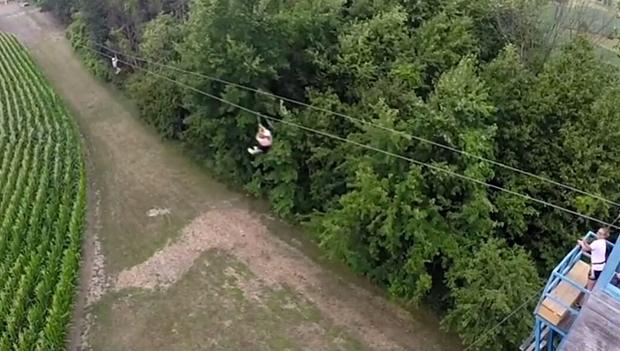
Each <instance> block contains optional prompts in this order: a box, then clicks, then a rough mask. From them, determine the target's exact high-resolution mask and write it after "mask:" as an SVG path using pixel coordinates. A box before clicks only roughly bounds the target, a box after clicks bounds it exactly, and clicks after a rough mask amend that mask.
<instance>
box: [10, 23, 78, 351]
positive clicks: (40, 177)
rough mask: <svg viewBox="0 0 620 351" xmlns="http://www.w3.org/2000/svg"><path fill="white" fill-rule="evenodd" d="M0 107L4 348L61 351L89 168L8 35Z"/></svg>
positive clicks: (65, 119)
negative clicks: (86, 168)
mask: <svg viewBox="0 0 620 351" xmlns="http://www.w3.org/2000/svg"><path fill="white" fill-rule="evenodd" d="M0 106H1V109H0V187H1V188H2V189H1V191H0V321H1V323H0V350H60V349H63V348H64V346H65V340H66V335H67V329H68V323H69V320H70V318H71V313H70V312H71V306H72V302H73V296H74V290H75V282H76V278H77V274H78V268H79V262H80V260H79V256H80V244H81V233H82V228H83V222H84V210H85V193H86V182H85V172H84V163H83V159H82V152H81V147H80V141H79V138H78V136H77V133H76V128H75V127H74V125H73V122H72V120H71V119H70V117H69V116H68V114H67V113H66V111H65V109H64V107H63V106H62V103H61V102H60V100H59V99H58V97H57V96H56V95H55V93H54V92H53V91H52V89H51V88H50V86H49V84H48V83H47V81H46V80H45V79H44V78H43V77H42V75H41V74H40V73H39V71H38V70H37V68H36V67H35V65H34V64H33V61H32V60H31V59H30V57H29V55H28V54H27V53H26V51H25V49H24V47H23V46H21V45H20V43H18V41H17V40H16V39H15V37H13V36H11V35H8V34H3V33H0Z"/></svg>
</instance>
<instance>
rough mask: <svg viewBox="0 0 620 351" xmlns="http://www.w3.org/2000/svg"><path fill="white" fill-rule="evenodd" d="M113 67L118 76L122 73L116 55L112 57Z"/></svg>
mask: <svg viewBox="0 0 620 351" xmlns="http://www.w3.org/2000/svg"><path fill="white" fill-rule="evenodd" d="M112 67H114V70H115V71H116V74H119V73H121V69H120V68H119V67H118V58H117V57H116V55H114V57H112Z"/></svg>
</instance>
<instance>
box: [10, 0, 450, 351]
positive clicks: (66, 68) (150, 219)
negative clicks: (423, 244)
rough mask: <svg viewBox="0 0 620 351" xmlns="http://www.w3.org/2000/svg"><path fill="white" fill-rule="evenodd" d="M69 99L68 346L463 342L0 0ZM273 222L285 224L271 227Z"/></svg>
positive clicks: (52, 33) (406, 346) (27, 14)
mask: <svg viewBox="0 0 620 351" xmlns="http://www.w3.org/2000/svg"><path fill="white" fill-rule="evenodd" d="M0 30H5V31H11V32H14V33H16V34H17V35H18V36H19V37H20V38H21V39H22V40H23V41H24V42H25V43H26V44H27V46H29V47H30V48H31V50H32V53H33V55H34V56H35V58H36V59H37V61H38V62H39V64H40V65H41V66H42V68H43V70H44V72H45V73H46V74H47V76H48V77H49V79H50V80H51V81H52V83H53V85H54V86H55V87H56V89H57V91H58V92H59V93H60V95H61V96H63V98H64V99H65V100H66V102H67V104H68V105H69V106H70V107H71V108H72V109H73V112H74V115H75V116H77V118H78V124H79V125H80V129H81V131H82V133H83V136H84V139H85V142H86V146H87V149H88V157H89V163H90V165H89V174H88V175H89V179H90V181H91V192H90V197H89V217H88V218H89V229H88V233H87V235H86V236H87V240H86V243H85V248H84V269H83V274H82V289H81V290H82V293H81V294H80V298H79V300H78V304H77V308H76V313H75V318H74V319H75V323H74V326H75V327H74V330H73V333H72V338H71V342H70V348H71V349H74V350H81V349H85V350H86V349H92V350H115V351H117V350H313V351H315V350H424V351H426V350H457V349H459V347H458V346H456V345H457V342H456V341H455V340H454V338H453V337H450V336H446V335H445V334H443V333H440V332H439V331H438V324H437V320H436V319H435V318H434V317H433V316H432V315H430V314H428V313H422V312H421V313H419V314H415V316H411V315H410V314H409V313H407V312H405V311H404V310H402V309H400V308H399V307H396V306H394V305H393V304H391V303H388V302H387V301H386V300H385V299H384V298H383V297H381V296H380V295H379V294H377V292H376V291H375V290H376V289H372V288H371V287H369V286H368V284H364V283H363V281H362V280H361V279H355V278H351V277H350V276H349V274H346V273H344V272H345V271H346V270H343V269H341V268H340V269H334V268H333V267H327V266H325V265H324V264H322V263H318V262H317V260H316V259H315V258H313V255H308V252H309V251H313V250H312V249H307V247H308V246H307V245H306V244H302V242H303V240H302V236H301V234H300V233H299V232H298V231H296V230H295V228H290V227H288V226H286V225H284V224H281V223H278V222H277V221H274V220H270V219H268V218H267V216H266V215H265V214H264V213H262V212H260V211H256V210H254V209H253V205H252V202H251V201H249V200H247V199H246V197H245V196H244V195H242V194H239V193H235V192H233V191H230V190H227V189H226V188H225V187H224V186H222V185H221V184H219V183H217V182H215V181H214V180H213V179H211V178H209V177H208V176H207V175H206V173H205V172H204V170H202V169H200V167H198V166H197V165H196V164H195V163H193V162H192V161H191V160H189V159H188V158H187V157H185V156H184V155H183V154H182V150H180V148H179V147H178V146H177V145H175V144H172V143H168V142H164V141H162V140H161V139H160V138H159V137H158V136H157V135H156V134H155V133H154V132H153V131H152V130H150V129H149V128H148V127H146V126H145V125H144V124H143V123H142V122H141V121H139V120H138V119H137V118H136V116H137V112H136V111H135V109H134V107H133V105H132V104H131V102H129V101H127V100H126V99H124V98H123V97H122V96H121V95H120V94H118V93H117V92H115V91H113V90H110V89H109V88H108V87H106V86H104V85H102V84H101V83H99V82H97V81H96V80H95V79H94V78H93V77H92V76H91V75H90V74H89V73H88V72H87V71H86V70H85V69H84V67H83V66H82V65H81V63H80V62H79V60H78V59H77V58H76V57H75V55H74V54H73V52H72V50H71V48H70V46H69V44H68V42H67V40H66V39H65V38H64V35H63V32H62V30H61V29H60V28H59V27H58V26H57V25H56V24H54V22H53V21H52V20H51V19H50V17H49V16H48V15H46V14H41V13H39V12H37V11H33V10H31V9H28V10H25V9H22V8H19V7H18V6H16V5H0ZM276 233H277V234H278V235H276Z"/></svg>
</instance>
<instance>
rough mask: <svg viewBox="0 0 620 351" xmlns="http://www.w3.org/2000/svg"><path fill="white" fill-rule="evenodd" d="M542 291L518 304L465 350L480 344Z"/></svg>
mask: <svg viewBox="0 0 620 351" xmlns="http://www.w3.org/2000/svg"><path fill="white" fill-rule="evenodd" d="M541 292H542V289H541V290H540V291H538V292H537V293H536V294H534V295H532V297H530V298H529V299H527V300H525V302H523V303H522V304H521V305H519V306H517V307H516V308H515V309H514V310H512V312H510V314H508V315H507V316H506V317H504V319H502V320H501V321H499V323H497V324H495V325H494V326H493V327H491V328H489V329H487V330H486V331H484V332H483V333H482V334H480V335H478V337H477V338H476V340H475V341H474V342H473V343H471V344H469V346H467V348H465V350H463V351H469V350H470V349H471V348H472V347H474V346H476V345H478V344H479V343H480V342H481V341H482V340H485V339H486V338H487V337H488V336H489V335H490V334H491V333H492V332H493V331H495V329H497V328H499V327H500V326H502V325H503V324H504V323H506V322H507V321H508V320H509V319H510V318H512V316H514V315H515V314H516V313H517V312H519V310H521V309H522V308H524V307H526V306H527V305H528V304H529V303H530V302H532V300H534V299H535V298H537V297H538V296H540V293H541Z"/></svg>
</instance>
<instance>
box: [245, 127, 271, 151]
mask: <svg viewBox="0 0 620 351" xmlns="http://www.w3.org/2000/svg"><path fill="white" fill-rule="evenodd" d="M256 142H257V143H258V145H255V146H254V147H250V148H248V152H249V153H250V155H258V154H266V153H267V152H268V151H269V149H271V145H272V144H273V137H272V136H271V131H270V130H269V129H267V127H265V126H264V125H263V124H262V123H261V122H260V120H259V121H258V132H257V133H256Z"/></svg>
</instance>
